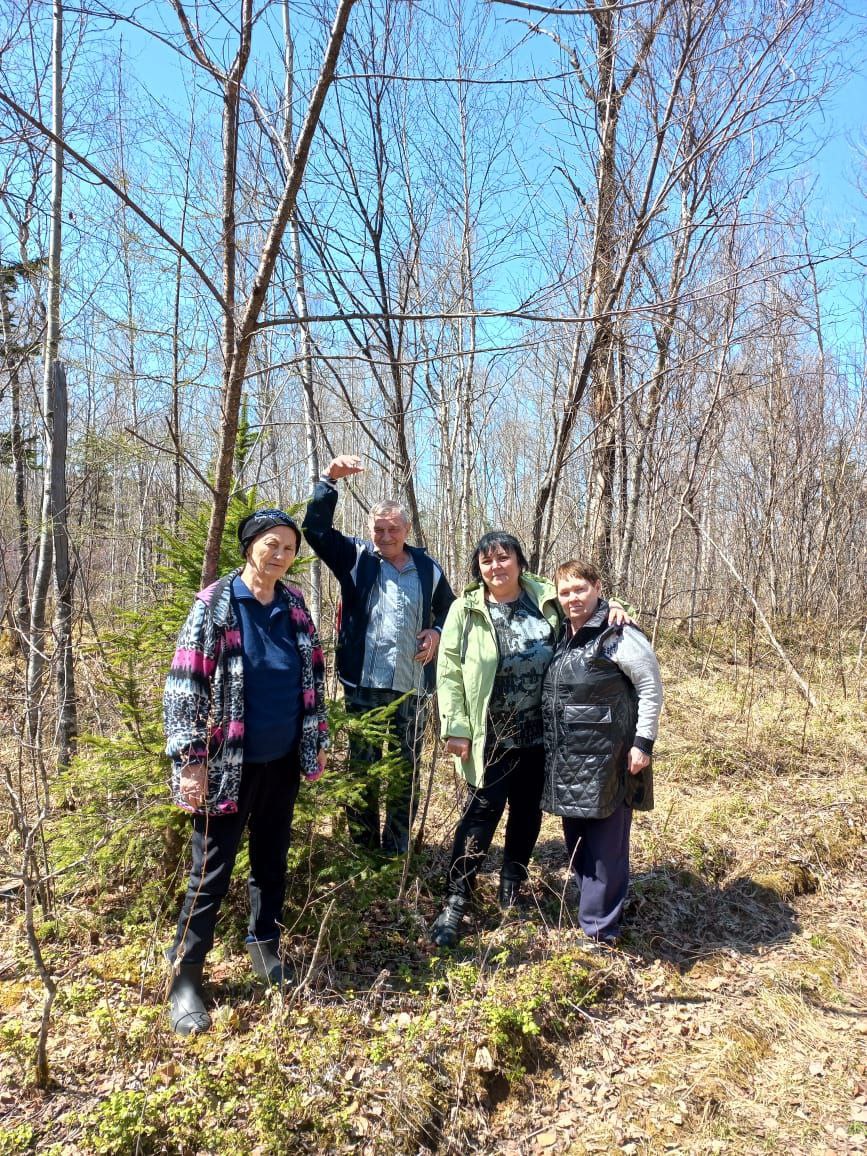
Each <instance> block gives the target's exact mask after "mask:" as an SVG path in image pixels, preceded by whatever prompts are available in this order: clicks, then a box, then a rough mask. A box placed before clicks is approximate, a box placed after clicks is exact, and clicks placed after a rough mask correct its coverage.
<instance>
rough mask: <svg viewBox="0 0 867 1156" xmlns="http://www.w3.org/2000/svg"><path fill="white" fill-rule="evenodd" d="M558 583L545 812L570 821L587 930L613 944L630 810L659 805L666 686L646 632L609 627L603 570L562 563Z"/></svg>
mask: <svg viewBox="0 0 867 1156" xmlns="http://www.w3.org/2000/svg"><path fill="white" fill-rule="evenodd" d="M554 580H555V582H556V585H557V598H558V599H559V602H560V605H561V607H562V608H563V611H564V614H565V615H566V622H565V623H564V626H563V629H562V631H561V633H560V635H559V637H558V639H557V643H556V646H555V649H554V657H553V659H552V661H551V665H550V666H549V667H548V670H547V672H546V674H545V681H544V685H543V688H542V721H543V729H544V738H545V787H544V790H543V792H542V809H543V810H544V811H548V812H550V813H551V814H553V815H560V816H561V817H562V820H563V835H564V838H565V840H566V850H567V851H568V853H569V866H570V869H571V870H572V872H573V878H574V881H575V883H576V884H577V887H578V890H579V892H580V899H579V902H578V922H579V924H580V926H581V929H582V930H583V931H584V933H585V934H586V935H588V936H589V937H590V938H591V939H592V940H594V941H596V942H597V943H602V944H608V945H609V946H613V945H614V944H615V943H616V942H617V939H618V937H619V935H620V921H621V916H622V912H623V904H624V901H625V899H626V891H627V887H628V885H629V835H630V831H631V827H632V813H633V811H635V810H650V809H651V807H652V806H653V780H652V770H651V765H650V757H651V754H652V752H653V743H654V739H655V738H656V732H657V725H658V722H659V712H660V711H661V709H662V679H661V678H660V674H659V663H658V662H657V661H656V655H655V654H654V653H653V650H652V649H651V647H650V643H649V642H648V641H647V639H646V638H645V637H644V635H643V634H642V633H641V631H640V630H639V629H638V628H637V627H636V626H635V625H634V624H630V625H610V624H609V620H608V613H609V606H608V603H607V602H606V601H605V600H604V599H603V598H602V584H601V576H600V574H599V571H598V570H597V569H596V567H595V566H593V565H592V564H591V563H589V562H581V561H575V560H573V561H569V562H564V563H563V565H562V566H558V568H557V570H556V571H555V575H554Z"/></svg>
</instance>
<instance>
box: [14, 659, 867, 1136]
mask: <svg viewBox="0 0 867 1156" xmlns="http://www.w3.org/2000/svg"><path fill="white" fill-rule="evenodd" d="M662 655H663V665H664V672H665V674H666V678H667V690H668V704H667V708H666V713H665V715H664V722H663V737H662V739H661V741H660V743H659V746H658V758H657V769H658V792H657V809H656V810H655V811H654V812H653V813H652V814H651V815H646V816H641V817H640V818H639V819H638V820H637V822H636V826H635V829H634V835H633V848H634V862H633V870H634V886H633V890H632V895H631V899H630V909H629V932H628V934H627V936H626V940H625V942H624V946H623V950H621V951H617V952H607V953H601V954H600V953H595V954H594V953H589V952H588V951H587V950H586V949H585V947H584V945H583V940H582V937H581V936H580V935H579V934H578V933H577V932H576V931H575V930H574V929H573V927H572V923H571V919H570V916H569V912H568V908H567V907H566V906H565V905H564V903H563V902H562V889H563V881H564V874H563V862H562V851H561V849H560V843H559V839H558V830H557V826H556V824H555V823H554V822H553V821H551V820H546V824H545V827H544V829H543V834H542V839H541V842H540V846H539V849H538V853H537V858H536V862H535V867H534V887H533V898H534V901H535V903H534V906H533V907H532V908H531V909H530V910H528V911H527V912H525V913H522V914H521V915H520V916H518V917H515V918H511V919H509V920H506V921H505V922H504V921H502V920H501V919H500V917H499V915H498V913H497V912H496V911H495V907H494V905H493V903H492V896H493V892H492V890H491V887H490V885H489V884H485V886H484V887H483V902H482V903H481V905H480V910H479V912H478V915H477V918H476V921H475V923H474V925H473V926H472V927H471V928H470V929H469V931H468V934H467V937H466V939H465V941H464V943H463V944H462V946H461V948H460V949H459V950H458V951H456V952H454V953H449V952H439V953H438V952H434V951H432V950H431V949H430V948H429V947H428V945H427V942H426V937H425V926H426V923H427V922H428V921H429V919H430V918H431V916H432V914H433V913H434V910H435V908H436V901H437V897H438V887H439V883H440V877H441V876H440V873H441V871H442V867H443V859H444V854H445V852H444V847H445V844H446V842H447V838H448V831H449V827H450V825H451V823H452V822H453V818H454V813H453V799H454V792H453V790H452V787H451V785H450V784H449V783H448V775H447V774H445V773H444V774H443V775H442V776H441V783H445V784H447V786H445V787H442V786H441V787H440V788H439V791H438V795H437V798H436V801H435V808H434V816H433V819H432V821H431V822H430V823H429V828H428V837H427V842H428V845H429V846H432V847H433V850H431V851H428V852H426V853H425V854H424V856H423V857H422V859H421V860H420V861H418V862H417V865H416V866H415V867H414V868H413V871H412V872H411V875H410V881H409V886H408V888H407V889H406V891H405V893H404V894H403V896H402V897H401V898H399V899H398V898H397V896H398V894H399V888H400V870H399V868H398V867H397V866H395V865H392V866H389V867H386V868H384V869H383V870H382V871H380V872H378V873H372V874H370V873H369V874H365V873H364V872H362V871H360V870H359V871H357V872H355V874H353V875H352V876H350V877H348V878H347V879H346V880H345V881H343V882H342V883H340V884H339V885H336V886H335V887H334V888H332V889H331V890H330V891H327V892H325V893H317V890H316V877H315V871H316V867H317V864H318V863H319V862H320V859H318V858H317V856H321V854H322V851H323V847H322V845H321V844H319V843H318V842H317V841H314V842H312V843H311V844H310V846H311V851H310V854H309V855H308V857H307V858H306V859H305V860H304V861H303V863H302V865H301V867H300V868H299V869H298V871H297V872H296V878H295V882H294V886H293V898H294V900H295V904H296V908H297V907H298V906H299V905H300V904H301V903H302V901H303V897H304V896H306V895H309V896H310V901H311V904H312V907H311V911H312V913H313V916H314V918H313V921H312V923H311V922H310V921H309V920H308V922H306V923H305V922H304V919H303V918H300V919H299V922H298V924H297V926H296V927H295V928H294V930H293V931H292V934H291V936H290V946H291V951H292V956H291V958H292V959H293V960H294V961H295V962H296V964H297V969H298V975H299V979H300V978H301V977H302V976H305V975H308V973H309V981H310V982H309V986H308V988H307V989H306V990H304V991H299V992H297V993H292V994H290V995H288V996H286V997H284V998H283V999H282V1000H281V999H280V998H278V997H273V998H272V997H269V996H267V995H266V994H264V993H263V992H262V991H261V990H260V989H258V988H257V987H256V986H255V985H254V984H253V983H252V982H251V980H250V978H249V974H248V971H247V967H246V965H245V961H244V959H243V958H242V957H241V955H240V952H239V950H238V948H237V946H236V945H237V944H238V942H239V937H238V936H237V935H236V934H234V933H235V932H237V931H238V929H239V926H240V920H241V918H242V914H241V913H242V909H243V897H242V896H241V894H240V888H239V891H238V893H237V894H236V896H235V900H236V901H235V902H233V905H232V909H231V911H230V912H229V915H228V919H227V923H228V927H226V928H224V930H223V934H222V936H221V940H220V946H219V947H218V949H217V950H215V953H214V959H213V966H212V968H211V980H210V993H211V996H212V998H213V999H214V1001H215V1003H216V1016H215V1019H216V1023H215V1028H214V1030H213V1031H212V1033H210V1034H209V1035H208V1036H206V1037H203V1038H200V1039H194V1040H192V1041H189V1042H186V1043H185V1042H183V1041H180V1040H177V1039H175V1038H173V1037H172V1036H171V1034H170V1033H169V1031H168V1030H167V1023H166V1017H165V1013H164V1010H163V987H164V982H165V980H164V971H163V968H162V966H161V964H160V961H159V946H160V944H161V943H162V942H163V941H164V940H165V939H166V936H167V934H168V928H169V923H170V919H171V914H172V911H171V908H172V906H173V904H174V901H175V890H174V889H171V888H168V889H167V891H166V897H165V904H166V911H165V917H164V918H163V919H162V920H161V921H160V922H159V923H158V924H156V925H154V924H153V923H151V924H150V925H149V926H148V927H141V926H138V927H136V926H130V925H129V923H128V922H127V923H121V922H120V918H121V915H122V913H123V911H124V910H125V908H128V907H129V904H130V896H128V895H126V894H123V893H122V892H119V893H115V894H106V893H103V892H101V891H100V890H99V889H97V888H94V887H91V888H90V889H87V888H84V889H77V890H75V891H72V892H70V893H69V894H66V895H65V896H64V899H63V902H62V903H61V904H59V906H58V910H57V915H56V918H55V920H54V922H53V924H52V925H50V926H43V928H42V931H41V934H42V940H43V943H44V946H45V950H46V953H47V955H48V958H49V960H50V962H51V966H52V969H53V971H54V972H55V974H56V975H57V977H58V979H59V983H60V995H59V997H58V1002H57V1004H56V1005H55V1013H54V1023H53V1029H52V1035H51V1042H50V1053H49V1056H50V1061H51V1066H52V1075H53V1079H54V1086H53V1087H52V1089H51V1090H50V1091H48V1092H40V1091H38V1090H36V1089H35V1088H34V1087H33V1086H32V1083H31V1077H30V1071H31V1068H32V1042H33V1036H34V1033H35V1031H36V1027H37V1023H38V1018H39V1012H40V1006H41V992H40V989H39V986H38V984H37V983H36V981H35V980H34V979H33V977H32V972H31V969H30V963H29V958H28V954H27V949H26V944H25V943H24V942H23V939H22V936H21V934H20V915H19V913H18V912H16V911H15V910H14V909H10V911H9V919H8V920H7V921H6V925H5V928H4V930H3V932H2V938H0V981H2V985H0V1038H2V1040H3V1052H2V1059H0V1119H2V1123H3V1130H2V1132H0V1153H3V1154H5V1153H13V1152H27V1151H39V1152H41V1153H42V1152H48V1153H52V1154H53V1156H59V1154H60V1153H64V1154H67V1153H69V1154H75V1153H88V1154H89V1153H102V1152H105V1153H130V1154H132V1153H162V1152H166V1153H170V1152H171V1153H209V1154H211V1153H213V1154H214V1156H217V1154H218V1153H242V1152H244V1153H247V1152H259V1153H263V1154H264V1153H275V1154H276V1153H281V1152H287V1153H289V1152H308V1153H309V1152H361V1153H371V1154H376V1153H382V1154H383V1156H385V1154H397V1153H407V1154H410V1153H416V1152H419V1151H439V1152H442V1153H452V1152H455V1153H456V1152H467V1151H475V1152H481V1153H495V1152H497V1153H515V1154H518V1153H535V1152H544V1153H560V1152H568V1153H576V1154H577V1153H583V1152H623V1153H636V1154H638V1153H657V1152H658V1153H662V1152H673V1153H677V1152H689V1153H692V1152H696V1153H704V1152H708V1153H714V1152H726V1153H728V1152H734V1153H757V1152H786V1153H789V1154H792V1156H795V1154H800V1153H811V1154H812V1153H816V1152H820V1153H821V1152H829V1153H830V1152H833V1153H845V1152H859V1151H867V978H865V977H867V968H865V963H867V929H865V919H864V911H865V904H867V879H865V871H864V868H865V864H867V854H865V843H864V819H865V809H867V808H865V802H864V799H865V768H864V753H863V752H864V740H865V737H867V736H865V732H864V726H863V718H862V713H861V711H862V706H861V703H860V702H859V700H858V698H857V688H856V687H855V686H854V682H855V680H854V679H852V678H851V677H850V679H849V684H848V686H847V690H848V698H844V696H843V694H842V692H841V690H840V687H839V679H838V678H835V675H834V671H832V670H831V667H830V665H828V664H827V663H826V662H825V661H822V662H820V661H819V660H818V659H816V660H809V661H811V662H812V666H813V672H812V676H813V688H814V691H815V692H816V693H817V695H818V696H819V697H820V702H821V707H820V709H819V710H817V711H813V712H810V713H809V714H805V707H804V704H803V702H802V700H801V699H800V698H798V697H797V696H796V695H795V694H794V693H792V691H791V689H790V688H789V686H788V685H787V684H786V683H784V682H783V680H782V676H781V675H780V674H779V672H778V670H777V668H776V666H775V665H774V663H773V662H772V661H771V658H770V657H763V656H762V655H758V656H757V657H758V659H759V661H758V662H757V663H756V665H755V666H754V668H753V670H752V671H749V670H748V669H746V668H745V667H742V666H739V665H737V664H736V663H735V662H734V661H733V658H732V655H729V654H726V653H722V654H720V652H719V647H718V646H717V652H716V653H714V654H707V653H704V652H702V651H701V650H699V649H693V648H692V647H688V646H686V645H685V644H684V643H682V642H678V643H674V642H671V641H670V642H669V643H667V644H666V645H664V646H663V647H662ZM802 657H803V656H802ZM805 661H806V660H805ZM802 668H803V667H802ZM849 673H850V675H851V664H850V671H849ZM820 676H821V677H820ZM822 677H824V678H826V679H827V681H826V683H824V684H823V683H822V681H821V678H822ZM317 847H318V849H317ZM325 850H326V851H327V844H325ZM310 871H313V872H314V876H313V878H312V880H311V878H310V877H309V875H308V873H309V872H310ZM416 871H417V874H416ZM416 880H419V881H416ZM332 899H333V900H334V901H335V902H334V906H333V907H332V908H331V913H330V915H326V914H325V913H326V912H327V911H328V905H329V903H330V902H331V900H332ZM322 922H325V923H326V932H325V935H324V936H323V939H322V951H321V954H320V956H319V957H318V959H316V960H314V959H313V951H314V942H315V932H314V933H312V934H311V927H315V926H316V925H317V924H320V925H321V923H322ZM311 964H313V965H314V966H313V967H312V970H311Z"/></svg>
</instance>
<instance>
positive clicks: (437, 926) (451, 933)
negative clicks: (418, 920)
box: [430, 895, 468, 947]
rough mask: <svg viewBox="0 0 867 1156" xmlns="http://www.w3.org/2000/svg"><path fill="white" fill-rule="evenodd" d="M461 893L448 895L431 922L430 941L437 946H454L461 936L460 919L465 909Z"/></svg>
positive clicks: (464, 900) (465, 903)
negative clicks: (442, 906) (440, 909)
mask: <svg viewBox="0 0 867 1156" xmlns="http://www.w3.org/2000/svg"><path fill="white" fill-rule="evenodd" d="M467 905H468V904H467V900H466V899H465V898H464V896H463V895H450V896H449V897H448V899H447V900H446V905H445V907H444V908H443V909H442V911H441V912H440V913H439V915H438V916H437V917H436V919H435V920H434V921H433V923H432V924H431V929H430V938H431V943H435V944H436V945H437V947H454V946H455V944H456V943H458V941H459V940H460V938H461V921H462V919H463V918H464V912H465V911H466V910H467Z"/></svg>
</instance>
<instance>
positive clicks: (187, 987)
mask: <svg viewBox="0 0 867 1156" xmlns="http://www.w3.org/2000/svg"><path fill="white" fill-rule="evenodd" d="M203 967H204V964H201V963H181V964H177V965H176V964H173V965H172V970H173V972H174V975H173V977H172V986H171V987H170V988H169V1019H170V1020H171V1024H172V1031H173V1032H177V1033H178V1035H179V1036H189V1035H192V1034H193V1033H194V1032H206V1031H207V1030H208V1028H209V1027H210V1026H211V1017H210V1016H209V1015H208V1009H207V1008H206V1007H205V1004H204V1000H203V999H202V968H203Z"/></svg>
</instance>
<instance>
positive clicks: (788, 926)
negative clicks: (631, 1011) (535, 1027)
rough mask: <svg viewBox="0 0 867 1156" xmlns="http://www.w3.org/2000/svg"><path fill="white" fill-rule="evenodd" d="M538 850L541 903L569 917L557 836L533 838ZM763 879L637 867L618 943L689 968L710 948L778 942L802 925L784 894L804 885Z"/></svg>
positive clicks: (677, 867)
mask: <svg viewBox="0 0 867 1156" xmlns="http://www.w3.org/2000/svg"><path fill="white" fill-rule="evenodd" d="M536 858H537V861H538V862H539V864H540V867H541V875H542V880H541V883H542V889H543V891H547V892H548V893H549V896H550V897H549V900H548V901H546V902H544V903H543V904H542V909H543V910H545V909H546V908H552V909H553V915H554V917H555V919H559V920H560V922H561V923H566V922H567V921H574V920H575V916H574V913H573V911H572V910H571V908H570V907H569V904H568V903H567V902H565V901H564V900H565V899H568V897H569V896H568V893H567V895H566V896H565V897H564V896H563V894H562V889H563V879H564V878H565V871H564V869H565V866H566V861H565V853H564V851H563V846H562V843H559V842H558V841H556V840H549V841H546V842H544V843H541V844H539V845H538V846H537V848H536ZM558 868H559V870H558ZM555 872H556V873H555ZM765 879H767V876H763V877H762V879H761V880H760V879H757V878H752V877H751V876H747V875H744V876H736V877H734V878H728V879H725V880H723V881H720V882H715V881H713V880H709V879H706V878H705V877H703V876H702V875H700V874H699V873H697V872H696V871H695V870H692V869H690V868H688V867H686V866H684V865H682V864H677V863H661V864H659V865H657V866H654V867H653V868H651V869H650V870H648V871H642V872H638V873H636V874H635V875H633V877H632V880H631V883H630V888H629V897H628V899H627V901H626V910H625V913H624V940H623V946H624V948H626V949H627V950H628V951H630V953H632V954H635V955H638V956H639V957H642V958H644V959H647V960H648V961H649V960H653V959H661V960H664V961H666V962H668V963H672V964H675V965H676V966H677V967H678V968H680V969H681V970H682V971H688V970H689V969H690V968H691V967H692V966H693V965H694V964H695V963H697V962H698V961H699V960H701V959H705V958H707V956H709V955H712V954H714V953H716V952H720V951H726V950H734V951H737V952H740V953H745V952H751V951H755V950H757V949H758V948H760V947H766V946H768V945H770V944H775V943H783V942H785V941H786V940H788V939H790V938H791V937H792V936H793V935H796V934H797V933H798V932H799V931H800V926H799V924H798V921H797V917H796V913H795V910H794V908H793V907H792V905H791V903H790V902H789V898H790V896H791V895H792V894H796V893H797V892H798V891H799V890H806V889H807V888H806V887H800V888H797V887H795V888H792V887H787V883H788V880H787V879H785V878H784V879H783V880H782V884H781V885H780V884H777V883H774V885H768V883H766V882H765V881H764V880H765ZM567 908H568V910H567Z"/></svg>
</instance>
